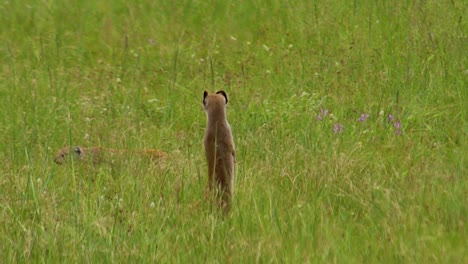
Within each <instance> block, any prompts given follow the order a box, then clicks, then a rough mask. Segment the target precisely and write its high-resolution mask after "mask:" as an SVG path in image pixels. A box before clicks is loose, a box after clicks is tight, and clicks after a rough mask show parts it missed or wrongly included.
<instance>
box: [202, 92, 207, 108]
mask: <svg viewBox="0 0 468 264" xmlns="http://www.w3.org/2000/svg"><path fill="white" fill-rule="evenodd" d="M207 96H208V92H207V91H204V92H203V105H206V97H207Z"/></svg>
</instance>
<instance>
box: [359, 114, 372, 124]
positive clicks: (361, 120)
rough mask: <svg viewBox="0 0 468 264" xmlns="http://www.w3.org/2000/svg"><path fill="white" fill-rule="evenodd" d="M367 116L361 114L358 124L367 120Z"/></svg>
mask: <svg viewBox="0 0 468 264" xmlns="http://www.w3.org/2000/svg"><path fill="white" fill-rule="evenodd" d="M369 116H370V115H369V114H361V116H360V117H359V119H358V122H364V121H366V120H367V119H368V118H369Z"/></svg>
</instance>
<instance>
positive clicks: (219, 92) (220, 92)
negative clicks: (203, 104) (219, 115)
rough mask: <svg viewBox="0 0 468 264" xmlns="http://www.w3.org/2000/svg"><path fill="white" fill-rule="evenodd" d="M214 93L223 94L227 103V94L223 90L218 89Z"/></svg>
mask: <svg viewBox="0 0 468 264" xmlns="http://www.w3.org/2000/svg"><path fill="white" fill-rule="evenodd" d="M216 94H220V95H222V96H224V99H226V104H227V103H228V97H227V94H226V92H225V91H223V90H220V91H217V92H216Z"/></svg>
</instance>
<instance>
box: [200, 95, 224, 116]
mask: <svg viewBox="0 0 468 264" xmlns="http://www.w3.org/2000/svg"><path fill="white" fill-rule="evenodd" d="M227 103H228V97H227V94H226V92H225V91H223V90H220V91H217V92H216V93H209V92H207V91H204V92H203V107H204V109H205V111H206V112H207V113H210V112H223V113H224V112H225V109H226V105H227Z"/></svg>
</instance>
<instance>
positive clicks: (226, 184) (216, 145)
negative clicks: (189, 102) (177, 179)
mask: <svg viewBox="0 0 468 264" xmlns="http://www.w3.org/2000/svg"><path fill="white" fill-rule="evenodd" d="M227 103H228V99H227V95H226V93H225V92H224V91H218V92H216V93H215V94H213V93H208V92H207V91H205V92H204V93H203V106H204V109H205V112H206V116H207V119H208V122H207V126H206V131H205V137H204V140H203V141H204V145H205V153H206V160H207V163H208V191H210V192H211V191H213V190H215V191H216V195H217V196H218V198H221V200H220V201H221V205H222V207H223V209H224V210H225V211H229V210H230V208H231V204H232V195H233V193H234V165H235V147H234V140H233V137H232V132H231V127H230V125H229V123H228V121H227V116H226V105H227Z"/></svg>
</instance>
